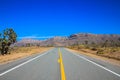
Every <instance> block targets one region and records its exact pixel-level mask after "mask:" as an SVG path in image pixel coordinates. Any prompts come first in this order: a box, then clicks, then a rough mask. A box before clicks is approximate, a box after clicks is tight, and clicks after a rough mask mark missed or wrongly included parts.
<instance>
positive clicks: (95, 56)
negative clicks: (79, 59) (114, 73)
mask: <svg viewBox="0 0 120 80" xmlns="http://www.w3.org/2000/svg"><path fill="white" fill-rule="evenodd" d="M67 50H69V51H72V52H75V53H80V54H84V55H87V56H90V57H93V58H95V59H99V60H102V61H104V62H108V63H111V64H113V65H117V66H120V61H119V60H115V59H111V58H107V57H102V56H98V55H95V54H94V53H95V52H94V51H93V52H91V51H89V50H86V51H85V50H79V51H78V50H73V49H68V48H67Z"/></svg>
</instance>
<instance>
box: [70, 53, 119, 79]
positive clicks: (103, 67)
mask: <svg viewBox="0 0 120 80" xmlns="http://www.w3.org/2000/svg"><path fill="white" fill-rule="evenodd" d="M69 52H70V51H69ZM71 53H72V54H73V55H75V56H78V57H79V58H81V59H84V60H86V61H88V62H90V63H92V64H94V65H96V66H98V67H100V68H102V69H104V70H106V71H108V72H110V73H112V74H114V75H116V76H118V77H120V74H118V73H116V72H114V71H112V70H110V69H107V68H106V67H103V66H101V65H99V64H97V63H95V62H93V61H91V60H89V59H87V58H85V57H83V56H80V55H78V54H75V53H73V52H71Z"/></svg>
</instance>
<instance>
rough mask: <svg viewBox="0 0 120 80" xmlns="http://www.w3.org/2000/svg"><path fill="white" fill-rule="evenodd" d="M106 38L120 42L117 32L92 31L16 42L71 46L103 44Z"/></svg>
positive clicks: (18, 43) (20, 44) (17, 44)
mask: <svg viewBox="0 0 120 80" xmlns="http://www.w3.org/2000/svg"><path fill="white" fill-rule="evenodd" d="M106 40H108V41H109V42H114V43H120V35H115V34H91V33H78V34H72V35H70V36H68V37H60V36H56V37H54V38H50V39H47V40H45V41H40V40H33V39H23V40H21V41H18V42H17V43H15V45H16V46H24V45H26V44H28V43H30V44H32V45H40V46H69V45H74V44H86V42H87V44H92V43H95V44H101V43H104V42H105V41H106Z"/></svg>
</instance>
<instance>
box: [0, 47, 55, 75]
mask: <svg viewBox="0 0 120 80" xmlns="http://www.w3.org/2000/svg"><path fill="white" fill-rule="evenodd" d="M52 50H53V49H52ZM50 51H51V50H49V51H48V52H50ZM48 52H45V53H44V52H43V54H41V55H39V56H37V57H34V58H32V59H29V60H28V61H26V62H23V63H21V64H19V65H17V66H15V67H13V68H11V69H9V70H6V71H4V72H2V73H1V74H0V76H3V75H5V74H6V73H8V72H10V71H12V70H14V69H17V68H19V67H21V66H23V65H25V64H27V63H29V62H31V61H33V60H35V59H37V58H39V57H41V56H43V55H45V54H47V53H48Z"/></svg>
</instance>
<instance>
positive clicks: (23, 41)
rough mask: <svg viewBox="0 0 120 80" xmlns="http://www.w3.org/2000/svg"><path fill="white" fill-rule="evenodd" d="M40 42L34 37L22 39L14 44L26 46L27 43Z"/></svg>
mask: <svg viewBox="0 0 120 80" xmlns="http://www.w3.org/2000/svg"><path fill="white" fill-rule="evenodd" d="M40 43H41V41H40V40H35V39H28V38H26V39H22V40H20V41H18V42H16V43H15V44H14V46H26V45H28V44H30V45H39V44H40Z"/></svg>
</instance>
